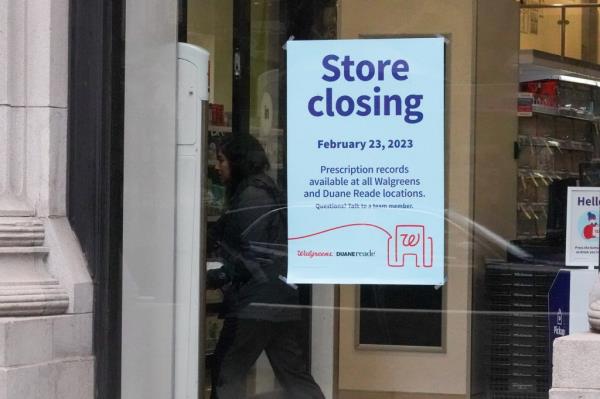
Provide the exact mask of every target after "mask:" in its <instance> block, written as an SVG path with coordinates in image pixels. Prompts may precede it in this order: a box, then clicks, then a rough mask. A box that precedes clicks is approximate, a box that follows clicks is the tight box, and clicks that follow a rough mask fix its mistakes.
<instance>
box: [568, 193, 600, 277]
mask: <svg viewBox="0 0 600 399" xmlns="http://www.w3.org/2000/svg"><path fill="white" fill-rule="evenodd" d="M599 210H600V187H569V192H568V197H567V238H566V249H565V264H566V265H567V266H589V267H591V266H597V265H598V246H599V238H598V237H600V228H599V227H598V217H599V215H598V211H599Z"/></svg>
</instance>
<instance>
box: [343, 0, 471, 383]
mask: <svg viewBox="0 0 600 399" xmlns="http://www.w3.org/2000/svg"><path fill="white" fill-rule="evenodd" d="M338 12H339V14H338V20H339V33H340V35H339V37H340V38H357V37H359V36H360V35H390V36H395V35H407V34H410V35H419V34H420V35H431V34H444V35H447V37H448V38H449V42H448V46H447V72H446V79H447V86H446V101H447V111H446V115H447V117H446V135H447V139H446V176H447V178H446V187H447V189H446V193H447V194H446V204H447V207H448V208H449V209H450V210H452V211H453V212H455V213H456V214H458V215H463V216H466V217H467V218H469V217H470V216H471V215H472V152H473V151H472V149H473V115H474V108H473V107H474V105H473V98H474V96H473V94H474V87H473V81H474V79H475V74H474V58H473V56H474V50H475V47H474V46H475V42H474V39H475V37H474V35H475V31H474V21H475V4H474V2H473V1H472V0H445V1H438V0H404V1H401V2H398V1H394V0H377V1H372V0H341V1H340V2H339V11H338ZM471 255H472V251H471V236H470V230H469V229H468V228H464V227H461V226H457V225H454V224H448V227H447V252H446V256H447V257H446V268H447V273H448V283H447V285H446V287H445V289H446V309H448V310H450V311H449V312H448V313H447V314H446V317H445V325H446V329H445V334H444V336H445V352H444V353H424V352H411V351H372V350H357V349H356V348H355V335H354V334H355V327H354V325H355V314H354V312H352V311H344V310H342V311H341V314H340V348H339V370H340V373H339V388H340V389H341V390H348V391H352V390H357V391H392V392H417V393H418V392H421V393H441V394H457V395H464V394H466V393H467V392H468V381H469V344H470V342H469V328H470V324H469V315H468V313H467V311H468V309H469V302H470V278H471V274H470V269H471ZM354 304H355V289H354V287H348V286H346V287H342V288H341V292H340V305H341V308H342V309H347V308H352V307H354Z"/></svg>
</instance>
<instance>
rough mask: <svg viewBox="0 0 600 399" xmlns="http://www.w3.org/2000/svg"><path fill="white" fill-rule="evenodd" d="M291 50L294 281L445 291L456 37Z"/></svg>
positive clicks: (293, 45) (305, 44)
mask: <svg viewBox="0 0 600 399" xmlns="http://www.w3.org/2000/svg"><path fill="white" fill-rule="evenodd" d="M287 53H288V63H287V65H288V71H287V72H288V94H287V95H288V97H287V106H288V110H287V114H288V142H287V153H288V156H287V161H288V168H287V170H288V203H289V210H288V212H289V218H288V234H289V243H288V254H289V258H288V260H289V264H288V281H290V282H293V283H312V284H319V283H321V284H420V285H442V284H444V228H445V220H444V181H445V179H444V39H443V38H419V39H369V40H327V41H319V40H317V41H292V42H288V45H287Z"/></svg>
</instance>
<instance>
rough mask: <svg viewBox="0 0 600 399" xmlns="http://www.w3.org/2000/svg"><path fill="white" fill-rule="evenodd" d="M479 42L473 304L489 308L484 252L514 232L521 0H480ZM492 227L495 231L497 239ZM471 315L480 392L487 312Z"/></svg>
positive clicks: (499, 252)
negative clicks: (500, 37)
mask: <svg viewBox="0 0 600 399" xmlns="http://www.w3.org/2000/svg"><path fill="white" fill-rule="evenodd" d="M499 30H501V31H502V32H503V34H502V40H498V31H499ZM476 42H477V44H476V46H477V50H476V63H477V64H476V73H477V75H476V76H477V78H476V87H475V93H476V97H475V98H476V100H475V141H474V145H475V148H474V149H475V152H474V160H475V163H474V165H473V171H474V192H473V204H474V212H473V220H474V221H475V223H476V224H477V225H476V226H481V227H482V228H479V227H477V228H475V229H474V231H473V238H474V261H473V264H474V265H475V266H474V274H473V306H472V309H473V310H474V311H485V307H484V305H485V302H484V299H485V298H484V294H485V286H484V269H485V258H489V257H494V258H499V257H504V256H505V252H506V251H505V248H506V243H507V242H508V240H511V239H514V238H516V202H517V161H516V160H515V159H514V153H513V151H514V147H513V146H514V142H515V141H516V140H517V132H518V117H517V113H516V104H517V93H518V89H519V87H518V81H519V64H518V62H519V5H518V4H517V3H515V2H514V1H512V0H501V1H498V0H479V1H478V5H477V38H476ZM488 231H490V232H492V233H493V234H496V235H497V239H498V241H497V242H494V241H495V238H493V237H491V236H490V234H489V233H487V232H488ZM482 315H483V316H482ZM472 321H473V329H472V352H471V356H472V367H471V373H472V378H471V381H472V392H473V393H478V392H482V391H483V390H484V387H485V383H486V375H485V369H486V359H485V343H486V331H487V329H486V327H487V326H486V318H485V313H482V312H475V313H474V315H473V317H472Z"/></svg>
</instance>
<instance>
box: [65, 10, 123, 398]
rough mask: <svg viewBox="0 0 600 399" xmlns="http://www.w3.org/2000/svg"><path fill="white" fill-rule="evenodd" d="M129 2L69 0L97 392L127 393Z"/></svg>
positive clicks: (74, 177)
mask: <svg viewBox="0 0 600 399" xmlns="http://www.w3.org/2000/svg"><path fill="white" fill-rule="evenodd" d="M124 21H125V2H124V1H123V0H89V1H86V2H82V1H80V0H71V1H70V12H69V25H70V32H69V104H68V107H69V117H68V139H67V147H68V149H67V154H68V156H67V162H68V164H67V165H68V166H67V167H68V175H67V186H68V189H67V190H68V191H67V192H68V193H67V214H68V218H69V221H70V223H71V226H72V227H73V230H74V231H75V234H76V235H77V237H78V239H79V241H80V244H81V247H82V250H83V252H84V254H85V256H86V259H87V263H88V268H89V271H90V274H91V275H92V278H93V282H94V307H93V309H94V324H93V326H94V332H93V344H94V355H95V357H96V367H95V397H96V398H99V399H119V398H120V396H121V293H122V288H121V270H122V260H121V253H122V220H123V219H122V203H123V202H122V194H123V177H122V176H123V120H124V105H123V104H124V47H125V46H124V34H125V29H124Z"/></svg>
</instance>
